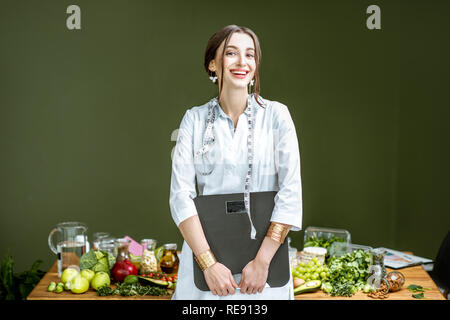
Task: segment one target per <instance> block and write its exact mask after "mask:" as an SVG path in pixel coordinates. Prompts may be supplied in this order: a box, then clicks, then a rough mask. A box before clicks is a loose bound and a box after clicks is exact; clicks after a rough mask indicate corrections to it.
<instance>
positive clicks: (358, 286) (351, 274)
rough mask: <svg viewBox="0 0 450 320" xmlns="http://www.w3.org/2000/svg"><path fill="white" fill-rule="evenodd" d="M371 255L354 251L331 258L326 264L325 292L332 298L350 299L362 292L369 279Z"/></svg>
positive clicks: (362, 251) (361, 251)
mask: <svg viewBox="0 0 450 320" xmlns="http://www.w3.org/2000/svg"><path fill="white" fill-rule="evenodd" d="M372 261H373V256H372V253H370V252H368V251H367V252H366V251H364V250H361V249H359V250H355V251H353V252H349V253H347V254H345V255H343V256H341V257H331V258H330V259H329V263H328V269H329V272H330V276H329V277H328V282H326V283H325V284H324V288H327V290H326V292H327V293H329V294H330V295H332V296H347V297H350V296H352V295H353V294H355V293H356V292H357V291H358V290H362V289H363V288H364V286H365V285H366V282H367V278H368V277H369V266H370V265H371V264H372Z"/></svg>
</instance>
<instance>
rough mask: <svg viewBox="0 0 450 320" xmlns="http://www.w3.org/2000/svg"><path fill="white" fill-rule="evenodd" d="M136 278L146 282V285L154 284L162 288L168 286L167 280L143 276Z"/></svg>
mask: <svg viewBox="0 0 450 320" xmlns="http://www.w3.org/2000/svg"><path fill="white" fill-rule="evenodd" d="M138 278H139V279H140V280H141V282H142V283H144V284H147V285H148V284H150V285H156V286H158V287H163V288H167V287H168V286H169V282H168V281H164V280H158V279H152V278H147V277H143V276H138Z"/></svg>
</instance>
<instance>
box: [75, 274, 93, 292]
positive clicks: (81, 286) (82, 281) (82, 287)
mask: <svg viewBox="0 0 450 320" xmlns="http://www.w3.org/2000/svg"><path fill="white" fill-rule="evenodd" d="M88 290H89V281H88V280H87V279H86V278H83V277H82V276H81V275H78V276H76V277H75V278H73V279H72V286H71V288H70V291H72V293H85V292H86V291H88Z"/></svg>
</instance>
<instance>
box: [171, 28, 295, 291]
mask: <svg viewBox="0 0 450 320" xmlns="http://www.w3.org/2000/svg"><path fill="white" fill-rule="evenodd" d="M260 61H261V49H260V46H259V40H258V38H257V36H256V35H255V33H254V32H253V31H252V30H250V29H248V28H245V27H239V26H236V25H229V26H226V27H224V28H223V29H221V30H219V31H218V32H216V33H215V34H214V35H213V36H212V37H211V38H210V39H209V42H208V44H207V48H206V52H205V61H204V66H205V69H206V71H207V73H208V74H209V75H210V79H211V80H212V81H213V82H214V83H215V84H217V85H218V87H219V88H218V89H219V94H218V96H217V97H215V98H213V99H211V100H210V101H208V102H207V103H205V104H204V105H201V106H197V107H193V108H191V109H189V110H187V112H186V114H185V115H184V117H183V119H182V121H181V124H180V128H179V132H178V139H177V144H176V147H175V151H174V154H173V159H172V177H171V187H170V209H171V214H172V217H173V219H174V221H175V223H176V225H177V227H178V228H179V230H180V232H181V234H182V236H183V238H184V240H185V241H184V243H183V248H182V253H181V257H180V267H179V271H178V283H177V288H176V290H175V293H174V295H173V299H216V298H217V299H293V298H294V295H293V285H292V275H291V277H290V280H289V282H288V283H287V284H286V285H284V286H282V287H273V288H271V287H270V286H268V284H266V280H267V276H268V269H269V264H270V262H271V259H272V258H273V256H274V254H275V253H276V251H277V249H278V248H279V246H280V245H281V243H282V242H283V241H284V238H285V237H286V234H287V233H288V231H289V230H293V231H298V230H300V229H301V222H302V195H301V193H302V192H301V178H300V154H299V147H298V140H297V135H296V131H295V127H294V123H293V121H292V118H291V116H290V113H289V111H288V109H287V107H286V106H285V105H283V104H282V103H280V102H277V101H270V100H267V99H264V98H262V97H261V96H260V95H259V90H260V83H259V73H258V71H259V65H260ZM249 87H250V89H251V88H253V91H252V92H249ZM196 183H197V187H198V193H199V195H214V194H227V193H244V198H246V196H247V197H248V194H249V192H260V191H278V193H277V196H276V197H275V206H274V210H273V213H272V218H271V220H270V221H271V225H270V227H269V230H268V232H267V235H266V237H265V238H264V240H263V242H262V245H261V247H260V248H259V251H258V253H257V255H256V257H255V258H254V259H253V260H252V261H250V262H249V263H248V264H247V265H246V266H245V268H244V269H243V270H242V273H240V274H234V275H233V274H231V271H230V270H229V269H228V268H227V266H226V265H224V264H222V263H221V262H220V261H216V259H215V257H214V252H211V250H210V247H209V245H208V242H207V240H206V238H205V235H204V233H203V229H202V226H201V224H200V220H199V218H198V215H197V211H196V207H195V204H194V202H193V199H194V198H195V197H196V196H197V192H196ZM247 199H248V198H247ZM246 206H247V203H246ZM248 209H250V208H248ZM250 210H251V209H250ZM247 212H248V211H247ZM250 223H251V219H250ZM251 225H252V224H251ZM253 231H254V227H253V225H252V235H254V232H253ZM192 253H194V255H195V260H196V262H197V263H198V264H199V266H200V267H201V269H202V270H203V274H204V277H205V280H206V283H207V284H208V287H209V289H210V291H201V290H199V289H198V288H197V287H196V286H195V284H194V276H193V260H194V259H193V257H192Z"/></svg>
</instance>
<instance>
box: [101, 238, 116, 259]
mask: <svg viewBox="0 0 450 320" xmlns="http://www.w3.org/2000/svg"><path fill="white" fill-rule="evenodd" d="M98 250H99V251H105V252H107V253H110V254H112V255H113V256H114V258H116V257H117V250H116V241H115V239H114V238H110V237H107V238H103V239H101V240H100V241H99V243H98Z"/></svg>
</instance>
